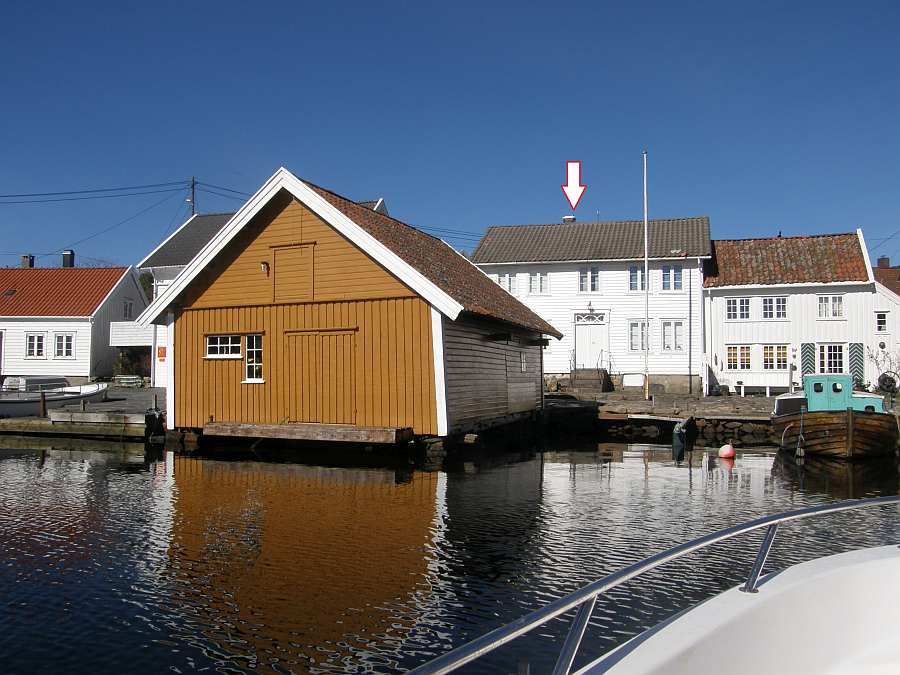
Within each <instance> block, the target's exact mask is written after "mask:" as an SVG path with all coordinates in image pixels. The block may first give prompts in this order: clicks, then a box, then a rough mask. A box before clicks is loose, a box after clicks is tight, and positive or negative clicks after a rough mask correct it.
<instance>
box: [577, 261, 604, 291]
mask: <svg viewBox="0 0 900 675" xmlns="http://www.w3.org/2000/svg"><path fill="white" fill-rule="evenodd" d="M599 290H600V268H599V267H591V268H586V267H585V268H582V269H580V270H578V292H579V293H596V292H597V291H599Z"/></svg>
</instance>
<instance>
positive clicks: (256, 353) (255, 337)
mask: <svg viewBox="0 0 900 675" xmlns="http://www.w3.org/2000/svg"><path fill="white" fill-rule="evenodd" d="M246 340H247V350H246V353H245V358H244V382H263V336H262V335H260V334H259V333H254V334H251V335H248V336H247V338H246Z"/></svg>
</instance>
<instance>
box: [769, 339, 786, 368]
mask: <svg viewBox="0 0 900 675" xmlns="http://www.w3.org/2000/svg"><path fill="white" fill-rule="evenodd" d="M787 350H788V348H787V345H763V370H787V365H788V364H787Z"/></svg>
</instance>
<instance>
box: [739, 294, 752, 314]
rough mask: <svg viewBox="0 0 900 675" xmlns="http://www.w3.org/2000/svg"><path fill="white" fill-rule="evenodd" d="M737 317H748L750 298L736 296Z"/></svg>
mask: <svg viewBox="0 0 900 675" xmlns="http://www.w3.org/2000/svg"><path fill="white" fill-rule="evenodd" d="M738 318H739V319H749V318H750V298H738Z"/></svg>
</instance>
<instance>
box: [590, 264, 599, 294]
mask: <svg viewBox="0 0 900 675" xmlns="http://www.w3.org/2000/svg"><path fill="white" fill-rule="evenodd" d="M599 290H600V269H599V268H597V267H592V268H591V292H593V293H596V292H597V291H599Z"/></svg>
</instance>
